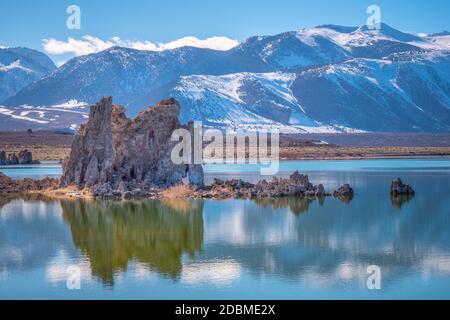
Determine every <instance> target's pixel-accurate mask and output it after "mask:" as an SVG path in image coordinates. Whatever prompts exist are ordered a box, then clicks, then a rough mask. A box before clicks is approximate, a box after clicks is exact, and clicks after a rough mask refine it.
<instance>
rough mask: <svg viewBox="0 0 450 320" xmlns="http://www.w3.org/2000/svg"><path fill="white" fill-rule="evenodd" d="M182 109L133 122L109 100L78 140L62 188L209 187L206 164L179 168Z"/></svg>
mask: <svg viewBox="0 0 450 320" xmlns="http://www.w3.org/2000/svg"><path fill="white" fill-rule="evenodd" d="M179 112H180V106H179V104H178V103H177V101H176V100H174V99H169V100H163V101H161V102H160V103H158V104H157V105H156V106H155V107H150V108H148V109H147V110H145V111H143V112H141V113H139V114H138V115H137V116H136V118H134V119H128V118H127V117H126V115H125V109H124V108H122V107H121V106H117V105H113V104H112V98H111V97H107V98H103V99H102V100H101V101H100V102H99V103H97V104H96V105H94V106H92V107H91V110H90V115H89V121H88V123H87V124H85V125H82V126H81V127H80V131H79V134H78V135H77V136H76V137H75V138H74V141H73V144H72V150H71V154H70V157H69V158H68V159H66V160H65V161H64V163H63V176H62V178H61V186H62V187H66V186H69V185H76V186H77V187H78V188H80V189H83V188H88V189H91V190H94V192H95V193H96V194H97V195H98V196H102V194H112V195H114V193H121V194H126V193H127V192H131V191H132V190H136V189H141V190H144V189H145V188H149V187H152V186H153V187H169V186H173V185H175V184H179V183H182V182H186V183H189V184H191V185H196V186H203V169H202V166H201V165H190V164H174V163H173V161H172V160H171V152H172V149H173V147H174V145H175V144H176V143H177V142H172V141H171V136H172V133H173V132H174V130H176V129H179V128H185V129H187V130H190V131H191V132H192V131H193V126H192V124H191V123H190V124H188V125H187V126H181V125H180V123H179V121H178V114H179Z"/></svg>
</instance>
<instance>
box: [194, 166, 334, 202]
mask: <svg viewBox="0 0 450 320" xmlns="http://www.w3.org/2000/svg"><path fill="white" fill-rule="evenodd" d="M328 195H329V194H327V193H326V192H325V188H324V187H323V185H321V184H320V185H318V186H314V185H313V184H312V183H310V182H309V178H308V176H307V175H302V174H300V173H299V172H298V171H296V172H294V173H293V174H292V175H291V176H290V177H289V178H288V179H283V178H276V177H274V178H273V179H272V180H271V181H269V182H268V181H266V180H261V181H259V182H258V183H257V184H256V185H254V184H251V183H248V182H244V181H242V180H236V179H234V180H228V181H223V180H220V179H214V181H213V182H212V184H211V186H210V190H207V191H204V192H202V197H204V198H219V199H220V198H223V199H226V198H246V199H251V198H282V197H325V196H328Z"/></svg>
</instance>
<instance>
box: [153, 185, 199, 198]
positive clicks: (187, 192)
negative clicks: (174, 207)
mask: <svg viewBox="0 0 450 320" xmlns="http://www.w3.org/2000/svg"><path fill="white" fill-rule="evenodd" d="M193 192H194V190H193V189H192V188H191V187H190V186H189V185H186V184H178V185H176V186H173V187H170V188H168V189H166V190H164V191H163V192H162V193H161V195H162V197H163V198H169V199H187V198H190V197H191V196H192V194H193Z"/></svg>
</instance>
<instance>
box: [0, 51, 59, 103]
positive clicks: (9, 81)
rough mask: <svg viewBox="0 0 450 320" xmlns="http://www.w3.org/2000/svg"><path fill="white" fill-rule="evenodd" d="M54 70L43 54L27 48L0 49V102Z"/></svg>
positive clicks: (50, 61) (53, 66)
mask: <svg viewBox="0 0 450 320" xmlns="http://www.w3.org/2000/svg"><path fill="white" fill-rule="evenodd" d="M54 69H56V67H55V65H54V64H53V62H52V60H50V58H48V57H47V56H46V55H45V54H43V53H41V52H38V51H35V50H31V49H27V48H2V47H0V102H2V101H4V100H6V99H7V98H9V97H11V96H13V95H15V94H16V93H17V92H19V91H20V90H21V89H23V88H25V87H26V86H28V85H29V84H30V83H32V82H34V81H36V80H39V79H41V78H42V77H44V76H46V75H48V74H49V73H51V72H52V71H53V70H54Z"/></svg>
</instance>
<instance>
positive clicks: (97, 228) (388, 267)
mask: <svg viewBox="0 0 450 320" xmlns="http://www.w3.org/2000/svg"><path fill="white" fill-rule="evenodd" d="M329 175H330V173H329ZM320 177H321V175H317V176H316V177H315V178H320ZM331 178H332V179H334V180H333V181H336V184H337V185H341V184H343V183H344V182H347V181H349V182H351V183H353V182H358V183H359V184H356V183H355V184H354V185H357V186H359V187H358V188H355V189H356V191H357V196H355V197H354V198H353V200H352V201H351V202H350V203H348V204H345V203H342V202H341V201H339V200H338V199H333V198H327V199H294V198H283V199H271V200H270V199H260V200H257V201H251V200H226V201H215V200H205V201H186V200H162V201H144V202H133V201H130V202H83V201H74V202H70V201H46V200H43V199H30V198H28V199H19V198H16V199H14V198H13V199H5V198H1V197H0V298H1V297H9V296H10V292H9V291H8V289H3V288H5V286H8V288H15V287H16V286H17V285H19V284H21V283H33V286H36V287H38V288H41V287H44V288H46V289H42V291H40V292H39V293H38V294H37V296H38V297H41V294H42V295H44V296H45V294H51V293H52V292H54V291H52V289H51V288H50V289H48V287H45V286H46V285H47V284H48V283H51V284H52V285H55V286H59V287H63V288H64V289H65V279H66V278H65V277H66V272H65V271H66V266H68V265H73V264H76V265H78V266H81V267H82V272H83V280H82V281H83V286H84V285H85V284H90V285H92V286H94V285H93V284H95V285H98V286H99V287H101V288H97V287H95V288H94V289H91V290H92V292H94V293H96V294H98V295H97V296H95V297H96V298H101V297H103V294H105V295H106V294H107V293H105V292H106V291H108V290H105V288H104V285H107V286H108V289H111V288H113V290H109V291H108V292H109V293H111V292H112V293H113V294H115V295H114V297H125V298H127V297H129V296H128V295H127V294H129V292H140V294H141V295H137V296H136V297H138V298H139V297H144V298H160V296H159V295H158V294H160V292H165V293H167V294H168V295H169V296H168V297H172V298H173V297H174V296H175V297H176V298H199V297H201V298H217V295H215V294H216V293H217V292H219V291H220V290H223V291H222V292H225V291H226V292H227V293H229V295H227V296H226V297H227V298H255V297H257V298H267V297H268V294H269V293H274V292H275V293H276V295H275V294H274V295H272V296H271V297H274V298H298V297H300V296H299V295H302V294H303V295H302V297H309V296H307V294H308V293H309V292H319V293H318V295H317V296H316V297H319V298H328V297H330V294H331V293H337V292H338V293H341V292H350V293H353V296H351V297H353V298H365V297H368V294H370V293H368V292H367V291H365V290H366V287H365V280H366V278H367V272H366V268H367V266H369V265H372V264H375V265H378V266H380V267H381V270H382V275H383V282H382V286H383V289H384V290H383V291H382V292H380V293H379V297H394V298H399V297H400V298H403V297H409V296H410V295H411V294H412V293H413V292H419V294H418V295H417V296H416V297H417V298H424V297H425V298H426V297H429V296H431V297H434V298H442V297H444V298H449V297H450V296H449V293H448V287H449V286H450V237H449V234H450V199H449V198H448V185H449V183H448V182H449V181H450V175H448V174H435V175H433V174H432V173H431V174H430V173H426V174H416V173H415V174H410V175H408V176H407V177H406V178H407V179H408V181H409V182H411V183H412V185H414V186H415V189H416V191H417V194H416V196H415V198H414V199H413V200H411V199H409V200H410V202H408V204H407V205H405V204H406V202H407V200H408V199H396V200H395V201H399V202H393V201H394V200H392V199H391V198H390V195H389V185H390V182H391V180H392V174H390V173H389V174H381V173H376V174H375V173H374V174H367V173H345V174H344V173H342V174H341V173H339V174H336V175H334V176H332V177H331ZM317 180H319V179H317ZM314 181H316V179H314ZM40 267H41V268H42V269H43V270H45V271H46V272H43V274H44V276H43V277H42V278H40V277H37V276H36V275H35V274H34V275H33V272H34V271H35V270H36V269H39V268H40ZM153 271H156V272H153ZM85 273H86V274H87V276H86V275H85ZM91 274H92V275H94V277H89V276H90V275H91ZM45 275H50V277H47V278H45ZM52 279H53V280H52ZM172 280H175V281H172ZM40 281H42V282H40ZM433 281H434V282H433ZM430 283H431V284H430ZM435 283H438V284H439V285H440V286H441V287H440V288H438V289H440V291H439V290H438V289H436V288H435V287H433V285H434V284H435ZM442 283H444V285H442ZM447 284H448V286H447V287H446V285H447ZM401 286H402V287H401ZM408 286H409V287H408ZM427 286H428V287H427ZM400 287H401V289H400ZM139 288H145V289H143V290H141V291H139ZM150 288H152V289H154V290H150ZM187 288H189V290H188V293H186V290H187ZM426 288H428V292H429V293H430V292H431V293H430V294H429V296H427V295H425V293H424V295H423V296H422V295H420V294H421V292H422V290H423V289H426ZM444 288H447V291H444ZM433 289H436V290H434V291H433ZM23 290H24V291H26V290H27V289H26V288H25V289H23ZM227 290H228V291H227ZM402 290H403V291H402ZM16 291H17V292H19V290H16ZM87 291H88V290H87ZM87 291H82V292H80V296H81V297H83V294H84V293H85V292H87ZM64 292H65V291H64ZM244 292H251V295H245V294H244ZM435 292H437V293H435ZM191 293H195V294H197V296H195V297H191V296H190V294H191ZM396 294H397V296H396ZM33 297H34V296H33ZM334 297H336V295H334ZM369 297H370V296H369Z"/></svg>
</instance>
